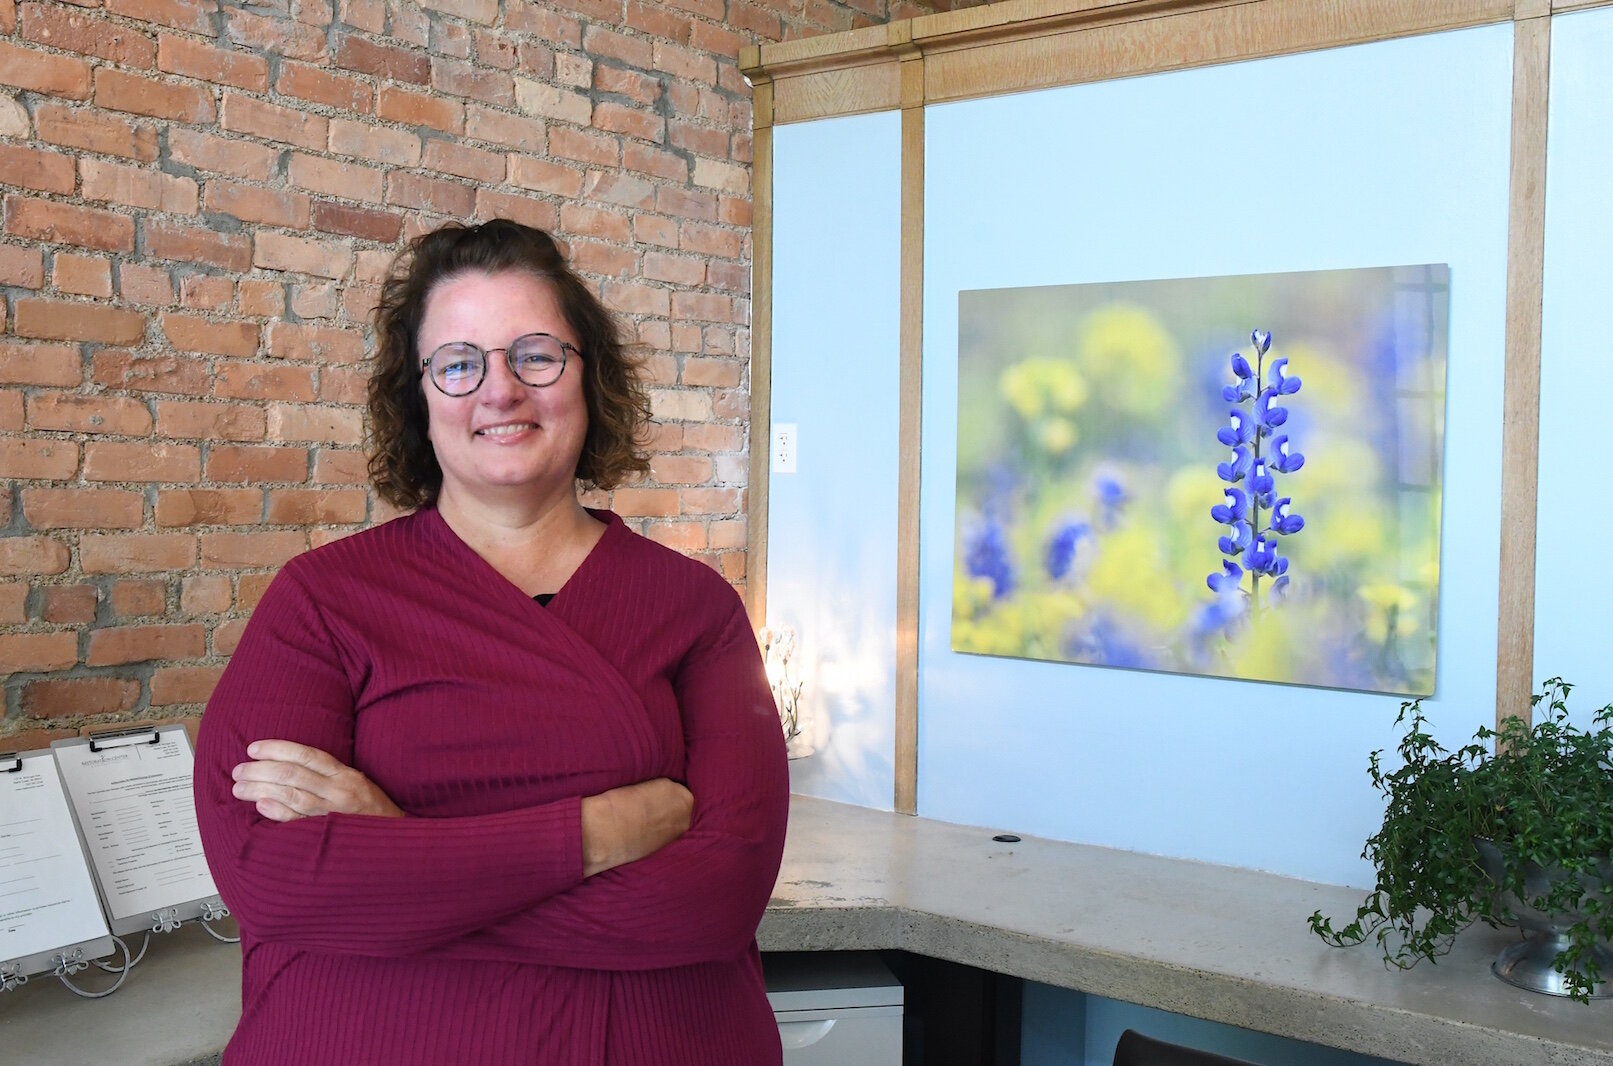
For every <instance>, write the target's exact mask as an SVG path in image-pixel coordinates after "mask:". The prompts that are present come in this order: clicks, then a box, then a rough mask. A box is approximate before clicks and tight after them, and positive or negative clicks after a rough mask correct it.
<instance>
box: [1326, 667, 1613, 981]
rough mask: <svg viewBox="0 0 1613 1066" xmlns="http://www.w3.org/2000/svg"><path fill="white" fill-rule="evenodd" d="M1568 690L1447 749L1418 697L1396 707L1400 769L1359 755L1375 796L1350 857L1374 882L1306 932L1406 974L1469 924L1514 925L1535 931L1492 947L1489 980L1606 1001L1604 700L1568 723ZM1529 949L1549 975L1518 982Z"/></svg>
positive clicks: (1608, 801)
mask: <svg viewBox="0 0 1613 1066" xmlns="http://www.w3.org/2000/svg"><path fill="white" fill-rule="evenodd" d="M1571 687H1572V686H1570V685H1568V684H1566V683H1565V682H1564V681H1563V680H1562V678H1553V679H1552V680H1550V681H1548V682H1546V683H1545V686H1544V687H1543V689H1542V691H1541V692H1540V694H1538V695H1536V696H1534V697H1533V699H1532V700H1531V703H1532V705H1533V706H1534V707H1535V709H1536V714H1537V716H1539V721H1537V722H1536V723H1535V724H1534V725H1533V726H1532V727H1531V726H1529V725H1525V724H1524V722H1523V721H1522V720H1521V719H1518V718H1509V719H1507V720H1506V721H1505V722H1504V723H1502V726H1501V729H1500V730H1499V732H1498V731H1496V730H1493V729H1488V728H1483V727H1481V728H1480V729H1479V730H1478V732H1477V733H1476V734H1475V736H1474V742H1473V743H1471V744H1468V745H1466V746H1464V747H1462V748H1460V749H1459V750H1457V751H1454V752H1453V751H1447V750H1446V749H1445V748H1443V747H1441V746H1440V744H1439V743H1438V742H1437V741H1436V740H1434V738H1433V737H1432V736H1430V735H1429V734H1428V732H1427V731H1426V729H1425V726H1426V724H1427V723H1426V720H1425V718H1424V717H1423V713H1422V705H1421V701H1420V700H1418V701H1413V702H1408V703H1405V704H1402V705H1401V709H1400V715H1399V717H1398V718H1397V719H1396V725H1397V726H1398V725H1402V724H1407V723H1408V722H1409V724H1407V728H1406V733H1405V735H1404V736H1403V737H1402V738H1401V740H1400V743H1399V746H1398V751H1399V755H1400V766H1399V767H1398V768H1397V769H1394V770H1392V771H1386V770H1385V769H1384V765H1383V752H1382V751H1375V752H1373V753H1372V756H1371V758H1370V759H1369V761H1368V769H1367V772H1368V774H1369V775H1370V776H1371V778H1372V783H1373V785H1374V786H1375V787H1376V788H1377V789H1378V790H1379V791H1380V792H1382V793H1383V795H1384V797H1385V799H1386V800H1387V801H1388V802H1387V807H1386V809H1385V811H1384V816H1383V826H1382V827H1381V828H1380V829H1379V830H1378V832H1377V833H1375V834H1374V835H1373V836H1371V837H1369V838H1368V839H1367V842H1366V847H1365V849H1364V850H1363V851H1362V853H1361V854H1362V857H1363V858H1365V859H1367V860H1368V861H1370V862H1371V863H1372V864H1373V865H1374V866H1375V867H1376V868H1377V886H1376V888H1375V889H1374V890H1373V892H1372V894H1371V895H1370V896H1368V897H1367V899H1366V901H1365V902H1364V903H1362V905H1361V906H1360V908H1359V909H1358V910H1357V911H1356V915H1355V919H1354V920H1353V921H1351V922H1349V923H1348V924H1346V925H1344V926H1342V927H1340V928H1336V929H1335V928H1334V926H1333V923H1332V920H1331V919H1329V918H1327V917H1325V916H1323V914H1322V913H1321V911H1317V912H1316V913H1314V914H1312V915H1311V917H1310V924H1311V929H1312V931H1313V932H1315V933H1316V934H1317V935H1318V936H1320V937H1322V939H1324V940H1326V941H1327V942H1328V943H1330V944H1334V945H1338V946H1347V945H1353V944H1360V943H1362V942H1364V941H1366V940H1368V939H1369V938H1370V939H1372V940H1373V941H1374V942H1375V943H1376V944H1377V945H1378V947H1379V949H1380V950H1381V951H1382V952H1383V957H1384V962H1385V964H1386V965H1390V966H1394V967H1397V968H1399V969H1407V968H1409V967H1411V966H1413V965H1415V964H1416V963H1417V962H1418V961H1420V960H1422V959H1427V960H1429V962H1431V963H1432V962H1434V961H1436V960H1437V959H1438V957H1439V956H1441V955H1444V954H1445V953H1446V952H1448V951H1449V950H1450V948H1451V944H1452V942H1453V940H1454V939H1455V937H1456V934H1457V933H1459V932H1461V931H1462V930H1463V929H1465V928H1467V927H1468V926H1469V925H1471V924H1473V923H1474V922H1475V921H1482V922H1485V923H1487V924H1489V925H1492V926H1499V925H1515V924H1522V925H1524V926H1525V928H1530V929H1534V930H1535V934H1534V935H1533V936H1531V937H1526V939H1525V941H1524V942H1523V943H1522V944H1520V945H1517V946H1514V947H1511V948H1508V949H1507V951H1506V952H1503V953H1502V957H1501V959H1499V960H1497V962H1496V965H1495V966H1494V967H1492V968H1493V969H1494V970H1495V971H1496V973H1497V974H1498V975H1499V976H1501V977H1503V978H1504V979H1506V980H1509V981H1512V982H1513V983H1514V984H1519V985H1521V986H1523V987H1528V988H1534V989H1536V990H1538V991H1543V992H1551V993H1554V994H1559V995H1568V996H1571V997H1572V998H1574V999H1578V1000H1582V1001H1584V1000H1588V999H1590V998H1592V997H1593V996H1594V997H1597V998H1600V997H1602V996H1608V995H1613V972H1608V973H1607V975H1606V977H1604V967H1608V968H1609V971H1613V953H1610V952H1609V948H1608V946H1609V945H1610V944H1613V895H1610V892H1613V862H1610V858H1609V857H1610V855H1613V705H1609V706H1607V707H1604V708H1602V709H1601V710H1600V711H1598V712H1596V714H1595V716H1594V717H1593V719H1592V722H1591V725H1590V727H1589V728H1588V729H1581V728H1577V727H1576V726H1574V725H1573V724H1572V723H1571V722H1570V721H1569V720H1568V707H1567V697H1568V694H1569V691H1570V690H1571ZM1542 704H1544V705H1545V713H1544V714H1543V715H1541V713H1540V712H1541V706H1542ZM1492 741H1493V742H1494V745H1493V748H1492V746H1491V742H1492ZM1543 952H1544V954H1545V957H1546V958H1548V959H1549V960H1550V965H1549V968H1545V969H1544V972H1543V973H1542V972H1535V973H1533V974H1531V972H1530V970H1529V967H1528V966H1527V959H1528V957H1529V956H1531V955H1533V956H1535V957H1539V956H1540V955H1541V954H1542V953H1543ZM1520 960H1523V961H1522V962H1520ZM1546 974H1549V975H1550V977H1549V979H1548V978H1547V977H1546V976H1545V975H1546Z"/></svg>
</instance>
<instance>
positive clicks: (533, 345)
mask: <svg viewBox="0 0 1613 1066" xmlns="http://www.w3.org/2000/svg"><path fill="white" fill-rule="evenodd" d="M494 352H503V353H504V361H505V362H506V363H508V364H509V366H510V373H512V374H514V375H515V376H516V378H517V379H518V380H519V381H520V382H521V383H522V384H523V385H530V386H531V387H532V388H534V389H541V388H543V387H544V386H545V385H553V384H554V383H555V382H557V381H559V380H560V375H561V374H562V373H563V372H564V371H565V369H566V355H567V353H571V354H574V355H577V356H581V355H582V351H581V350H580V349H578V348H577V346H576V345H573V344H567V343H566V342H565V341H563V340H561V339H560V338H559V337H555V336H551V335H550V334H548V333H527V334H523V335H522V336H519V337H517V338H515V339H514V340H513V341H511V342H510V343H509V346H508V347H506V348H486V349H484V348H478V347H477V346H476V345H474V344H472V343H471V342H470V341H450V342H449V343H447V344H444V345H442V346H440V347H439V348H438V349H437V350H436V351H434V352H432V353H431V355H430V356H429V357H427V358H425V359H422V360H420V372H421V373H423V374H425V375H427V376H428V377H430V378H431V383H432V384H433V385H435V386H437V391H438V392H441V393H443V394H444V395H446V396H469V395H470V394H471V393H473V392H475V391H476V390H477V389H479V388H481V385H482V382H483V381H484V380H485V379H486V378H487V359H488V356H490V355H492V354H493V353H494Z"/></svg>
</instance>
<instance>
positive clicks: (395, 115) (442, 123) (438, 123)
mask: <svg viewBox="0 0 1613 1066" xmlns="http://www.w3.org/2000/svg"><path fill="white" fill-rule="evenodd" d="M376 114H377V115H378V116H379V117H380V118H383V119H385V120H387V121H388V122H401V123H403V124H404V125H407V126H430V127H431V128H432V129H438V130H442V131H443V132H445V133H455V134H457V133H461V132H463V131H464V129H465V105H464V104H461V103H459V102H458V101H457V100H444V99H442V98H441V97H437V96H432V95H431V94H429V93H419V92H414V91H412V90H409V89H405V88H402V87H401V86H397V85H383V86H381V98H380V105H379V107H378V108H377V111H376ZM355 154H363V153H355Z"/></svg>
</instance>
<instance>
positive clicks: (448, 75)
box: [431, 57, 515, 107]
mask: <svg viewBox="0 0 1613 1066" xmlns="http://www.w3.org/2000/svg"><path fill="white" fill-rule="evenodd" d="M506 69H507V68H506ZM431 87H432V88H433V89H434V90H436V91H437V92H439V93H447V94H448V95H450V96H466V97H469V98H470V99H472V100H480V101H482V102H483V103H488V104H493V105H495V106H497V107H509V106H510V105H512V104H514V103H515V79H514V78H512V77H511V76H510V75H508V74H506V73H504V72H503V70H488V69H487V68H486V67H485V66H480V67H479V66H476V65H474V64H472V63H467V62H464V61H463V60H459V59H443V58H441V57H437V58H435V59H433V60H432V61H431Z"/></svg>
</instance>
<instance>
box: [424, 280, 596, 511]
mask: <svg viewBox="0 0 1613 1066" xmlns="http://www.w3.org/2000/svg"><path fill="white" fill-rule="evenodd" d="M527 333H548V334H551V335H553V336H555V337H558V338H560V339H561V340H563V341H566V342H567V343H568V344H571V345H574V346H575V345H577V335H576V333H575V331H574V330H573V329H572V328H571V324H570V323H569V322H567V321H566V316H565V313H564V312H563V311H562V309H561V306H560V299H559V295H558V293H557V292H556V291H555V288H554V286H553V285H552V284H550V283H549V282H548V281H545V280H543V279H541V278H537V277H534V276H533V275H531V274H526V273H522V272H519V271H506V272H502V273H498V274H486V273H481V272H474V273H469V274H460V275H457V276H455V277H452V278H449V279H447V280H446V281H441V282H438V283H437V284H436V285H435V286H433V287H432V289H431V291H430V292H428V293H427V294H426V307H425V314H424V315H423V316H422V318H421V322H420V338H419V358H420V359H422V360H424V359H426V358H427V357H428V356H430V355H431V353H432V352H434V351H436V350H437V348H438V347H440V346H441V345H444V344H447V343H449V342H451V341H470V342H471V343H473V344H475V345H477V346H478V347H480V348H481V349H483V350H484V351H487V350H490V349H495V348H497V349H503V348H504V346H505V345H507V344H509V343H510V342H511V341H513V340H514V339H515V338H517V337H520V336H523V335H525V334H527ZM579 363H580V360H579V357H578V356H577V355H576V354H575V353H574V352H573V353H568V356H567V361H566V368H565V371H564V372H563V373H562V374H561V375H560V379H559V380H558V381H556V382H555V383H554V384H552V385H547V386H544V387H543V388H532V387H531V386H529V385H525V384H523V383H522V382H521V381H520V380H519V379H518V378H516V376H515V375H514V374H512V373H510V366H509V363H508V362H506V361H505V358H504V353H503V352H502V350H501V351H498V352H494V353H493V354H492V355H491V356H490V357H489V358H488V360H487V375H486V377H485V378H483V380H482V384H481V386H480V387H479V388H477V389H476V391H475V392H472V393H471V394H470V395H468V396H447V395H444V394H443V393H442V391H441V390H439V389H438V388H437V387H436V386H435V385H433V384H432V383H431V381H430V380H428V378H427V377H426V375H422V376H421V379H420V387H421V388H422V389H424V390H425V394H426V410H427V413H428V416H429V418H430V425H429V427H428V431H427V436H429V437H430V439H431V446H432V449H433V450H434V451H435V452H436V453H437V463H438V465H440V466H441V467H442V492H443V494H444V495H445V496H450V497H459V496H471V497H477V498H482V499H484V500H487V501H492V500H494V499H497V498H498V497H501V496H503V497H508V496H511V495H516V496H519V497H521V498H523V499H525V500H541V499H543V498H544V497H546V496H549V495H552V494H557V493H565V494H568V495H574V494H575V492H576V482H575V473H576V469H577V459H578V457H579V456H580V455H581V454H582V446H583V439H584V437H585V436H586V434H587V431H588V408H587V404H586V403H585V401H584V399H583V389H582V367H581V366H580V365H579Z"/></svg>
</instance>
